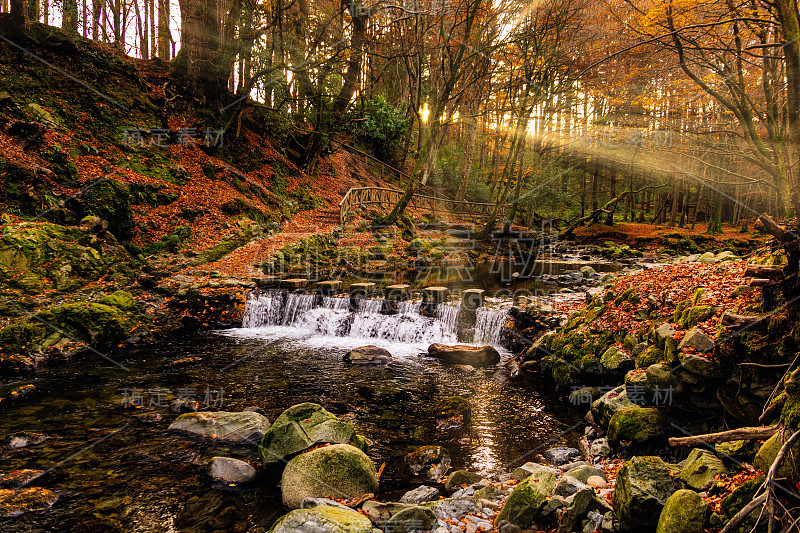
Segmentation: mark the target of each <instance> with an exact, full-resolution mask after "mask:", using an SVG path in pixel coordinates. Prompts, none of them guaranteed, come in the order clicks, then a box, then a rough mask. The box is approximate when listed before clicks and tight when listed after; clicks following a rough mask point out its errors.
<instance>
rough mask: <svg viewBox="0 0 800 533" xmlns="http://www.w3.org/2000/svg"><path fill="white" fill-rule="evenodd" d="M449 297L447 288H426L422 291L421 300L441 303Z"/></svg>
mask: <svg viewBox="0 0 800 533" xmlns="http://www.w3.org/2000/svg"><path fill="white" fill-rule="evenodd" d="M449 295H450V289H448V288H447V287H426V288H424V289H422V300H423V301H424V302H426V303H428V302H431V303H432V302H437V303H438V302H443V301H445V300H446V299H447V297H448V296H449Z"/></svg>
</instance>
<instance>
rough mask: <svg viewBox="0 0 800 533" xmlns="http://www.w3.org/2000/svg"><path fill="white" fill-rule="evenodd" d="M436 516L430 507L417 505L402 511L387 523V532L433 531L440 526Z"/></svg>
mask: <svg viewBox="0 0 800 533" xmlns="http://www.w3.org/2000/svg"><path fill="white" fill-rule="evenodd" d="M438 525H439V524H438V521H437V520H436V515H435V514H434V513H433V511H432V510H431V509H430V508H429V507H423V506H420V505H415V506H413V507H407V508H406V509H403V510H401V511H400V512H399V513H396V514H394V515H392V517H391V518H390V519H389V520H387V521H386V528H385V530H386V531H408V532H412V531H431V530H433V529H436V527H437V526H438Z"/></svg>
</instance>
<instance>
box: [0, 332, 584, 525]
mask: <svg viewBox="0 0 800 533" xmlns="http://www.w3.org/2000/svg"><path fill="white" fill-rule="evenodd" d="M345 349H346V347H343V346H341V345H326V344H325V343H324V342H321V343H309V342H307V341H303V340H302V339H290V338H283V337H281V336H280V335H278V334H276V333H275V332H272V333H269V334H264V335H261V336H255V337H253V336H250V335H245V336H238V335H229V334H228V335H224V334H217V333H205V334H198V335H194V336H191V337H189V338H185V339H180V340H175V341H172V342H169V343H164V344H160V345H157V346H152V347H149V348H146V349H139V350H136V351H131V352H128V353H124V354H121V355H120V356H118V357H116V358H115V359H116V360H117V361H118V362H119V363H120V364H122V365H123V366H125V367H126V368H127V370H123V369H121V368H119V367H117V366H114V365H111V364H109V363H108V362H107V361H105V360H103V359H101V358H99V357H97V358H94V357H93V356H92V357H88V356H87V358H85V359H83V360H82V361H78V362H75V363H71V364H69V365H62V366H58V367H56V366H51V367H49V368H44V369H42V370H41V371H40V372H38V373H37V375H36V377H35V379H34V380H33V383H34V384H35V385H36V392H35V393H33V394H32V395H31V396H29V397H27V398H24V399H22V400H19V401H18V402H17V403H16V404H13V405H11V406H10V407H9V408H6V409H5V410H3V411H0V437H2V438H4V439H6V438H7V437H8V436H9V435H11V434H14V433H17V432H23V431H27V432H34V433H41V434H44V435H45V436H47V439H46V440H45V441H44V442H42V443H40V444H35V445H29V446H27V447H23V448H10V447H8V446H7V443H6V442H5V440H4V441H3V447H2V448H0V471H3V472H9V471H13V470H16V469H25V468H33V469H41V470H49V469H52V470H50V471H49V473H48V474H46V475H45V476H43V477H41V478H39V479H38V480H37V481H36V482H35V483H34V485H36V486H42V487H47V488H50V489H52V490H55V491H56V492H57V493H58V494H59V496H60V499H59V501H58V502H57V503H56V504H55V506H54V507H52V508H51V509H49V510H47V511H42V512H32V513H26V514H23V515H22V516H19V517H17V518H10V519H0V531H15V532H16V531H75V532H79V531H87V532H88V531H91V532H100V531H135V532H163V531H263V530H265V529H267V528H268V527H269V525H270V524H271V523H272V522H273V521H274V520H275V518H277V517H278V516H279V515H281V514H283V513H284V510H283V509H282V506H281V504H280V494H279V490H278V489H277V488H276V487H275V486H274V484H268V483H260V484H256V485H255V486H253V487H249V488H239V489H232V488H229V487H221V486H215V485H214V484H213V483H212V482H211V480H210V479H209V478H208V477H207V475H206V471H207V468H208V467H207V461H208V460H209V459H210V458H211V457H213V456H215V455H228V456H234V457H240V458H244V459H246V460H251V461H252V462H256V461H257V460H258V456H257V453H256V450H255V448H254V447H252V448H248V447H236V446H226V445H221V444H214V443H210V442H202V441H198V440H195V439H192V438H190V437H188V436H184V435H176V434H173V433H170V432H168V431H167V426H168V425H169V423H170V422H171V420H172V419H173V418H174V417H175V416H177V415H175V414H174V413H172V412H171V411H170V409H169V407H168V403H169V401H170V400H172V399H174V398H186V399H192V398H193V399H195V400H197V401H198V402H200V403H201V404H205V403H207V404H209V407H210V408H211V410H231V411H236V410H241V409H244V408H246V407H249V406H256V407H260V408H261V409H263V410H264V411H265V412H266V413H267V415H268V416H269V418H270V420H274V419H275V417H277V415H278V414H280V412H281V411H283V410H284V409H286V408H287V407H289V406H291V405H293V404H296V403H299V402H304V401H311V402H316V403H320V404H322V405H323V406H325V407H326V408H327V409H328V410H330V411H331V412H333V413H335V414H337V415H340V416H343V417H344V418H345V419H346V420H348V421H352V422H353V423H355V424H356V426H357V428H358V430H359V432H360V433H362V434H364V435H366V436H367V437H368V438H369V439H371V440H372V441H374V446H373V448H372V450H371V452H370V455H371V457H372V459H373V460H374V462H375V463H376V464H378V465H380V464H381V463H383V462H386V463H387V466H386V470H385V473H384V475H383V477H382V478H381V485H382V486H381V489H382V491H383V494H381V495H379V497H380V496H384V497H385V498H387V499H388V498H391V497H395V496H397V495H398V494H401V493H402V492H403V491H404V490H406V489H407V488H409V485H408V483H407V480H405V479H404V478H403V476H402V470H403V468H402V463H403V456H404V455H405V454H406V453H408V452H409V451H412V450H413V449H415V448H416V447H418V446H420V445H423V444H441V445H443V446H445V447H446V448H447V449H448V450H449V451H450V454H451V455H452V457H453V466H454V467H455V468H460V467H466V468H469V469H472V470H475V471H479V472H483V473H486V474H490V473H493V472H501V471H505V470H507V468H508V467H509V466H512V467H513V466H515V465H518V464H521V463H523V462H525V461H526V460H530V459H532V457H533V455H534V454H535V453H537V452H539V451H542V449H544V448H545V447H549V446H552V445H556V444H558V443H566V444H569V443H573V444H574V439H575V438H576V434H575V433H574V432H569V431H566V430H568V429H569V428H570V427H572V426H573V425H575V424H577V422H578V418H577V417H576V415H575V413H572V412H570V411H569V409H568V407H567V406H565V405H564V404H563V403H561V402H559V401H558V400H556V399H555V398H554V397H552V396H551V395H550V394H549V393H548V392H547V390H549V389H548V388H547V387H546V386H545V385H543V384H540V383H537V382H536V381H534V380H525V379H514V380H512V379H510V378H509V377H508V374H507V372H506V370H505V369H504V368H502V366H500V365H498V366H497V367H496V368H491V369H483V370H478V371H477V372H476V373H475V374H472V375H463V374H460V373H458V372H457V371H455V370H454V369H452V368H450V367H447V366H443V365H442V364H440V363H439V362H438V361H436V360H434V359H430V358H425V357H421V356H419V355H416V353H415V351H414V350H413V349H410V350H409V349H406V350H401V352H402V353H403V355H402V356H401V357H398V358H397V359H396V360H395V362H394V363H392V364H391V365H390V366H389V367H388V368H380V369H376V368H359V367H352V366H347V365H346V364H344V363H343V362H342V360H341V359H342V355H343V353H344V351H345ZM187 358H189V359H187ZM191 358H195V359H191ZM176 362H177V363H176ZM29 382H31V380H28V381H25V382H19V383H16V384H14V383H4V384H0V387H3V388H6V389H7V388H10V387H12V386H14V385H19V384H23V383H29ZM0 392H2V391H0ZM0 395H2V394H0ZM137 395H138V396H137ZM453 395H460V396H464V397H466V398H468V399H469V402H470V404H471V407H472V422H471V424H470V426H469V427H468V428H467V429H465V430H461V431H454V432H453V431H451V432H440V431H437V430H436V426H435V422H434V419H433V412H434V408H435V405H436V402H437V400H439V399H441V398H444V397H447V396H453ZM124 398H127V399H128V400H134V401H135V403H138V402H139V398H141V403H143V407H141V408H137V409H123V408H122V403H123V399H124ZM565 431H566V432H565Z"/></svg>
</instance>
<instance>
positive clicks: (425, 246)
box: [406, 239, 433, 255]
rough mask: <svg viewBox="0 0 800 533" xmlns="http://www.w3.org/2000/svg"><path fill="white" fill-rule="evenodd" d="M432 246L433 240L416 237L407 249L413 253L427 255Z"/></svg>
mask: <svg viewBox="0 0 800 533" xmlns="http://www.w3.org/2000/svg"><path fill="white" fill-rule="evenodd" d="M432 248H433V243H432V242H430V241H426V240H425V239H414V240H412V241H411V242H410V243H408V246H406V251H408V253H409V254H411V255H425V254H427V253H428V252H430V251H431V249H432Z"/></svg>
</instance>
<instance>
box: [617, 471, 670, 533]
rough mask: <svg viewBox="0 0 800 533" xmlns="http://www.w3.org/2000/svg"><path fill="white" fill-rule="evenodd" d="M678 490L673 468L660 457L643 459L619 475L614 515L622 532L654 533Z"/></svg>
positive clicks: (618, 473)
mask: <svg viewBox="0 0 800 533" xmlns="http://www.w3.org/2000/svg"><path fill="white" fill-rule="evenodd" d="M676 489H677V487H676V483H675V480H674V479H673V474H672V472H671V471H670V468H669V466H668V465H667V464H666V463H665V462H664V461H663V460H661V458H660V457H650V456H641V457H634V458H632V459H631V460H629V461H627V462H626V463H625V464H624V465H622V468H620V469H619V472H617V481H616V487H615V490H614V502H613V503H614V512H615V513H616V516H617V519H618V520H619V525H620V529H621V530H622V531H631V532H636V533H646V532H648V531H654V530H655V528H656V525H657V523H658V517H659V515H660V514H661V509H662V508H663V507H664V504H665V503H666V502H667V498H669V497H670V496H671V495H672V493H673V492H675V490H676Z"/></svg>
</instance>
